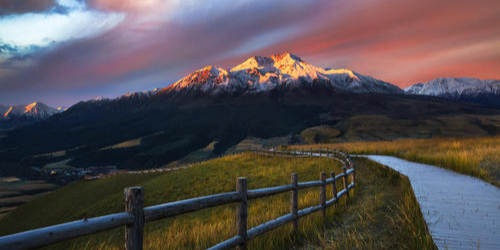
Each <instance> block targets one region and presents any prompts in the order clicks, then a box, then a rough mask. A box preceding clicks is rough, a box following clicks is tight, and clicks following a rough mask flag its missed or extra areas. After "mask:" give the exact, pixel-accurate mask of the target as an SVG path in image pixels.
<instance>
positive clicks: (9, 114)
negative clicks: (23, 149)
mask: <svg viewBox="0 0 500 250" xmlns="http://www.w3.org/2000/svg"><path fill="white" fill-rule="evenodd" d="M62 111H64V110H63V109H62V108H57V109H56V108H52V107H49V106H48V105H46V104H43V103H41V102H34V103H31V104H28V105H24V104H20V105H14V106H4V105H1V104H0V114H1V116H0V129H8V128H13V127H17V126H22V125H27V124H30V123H33V122H35V121H40V120H43V119H46V118H48V117H50V116H52V115H54V114H57V113H60V112H62Z"/></svg>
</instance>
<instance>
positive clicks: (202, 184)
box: [0, 153, 427, 249]
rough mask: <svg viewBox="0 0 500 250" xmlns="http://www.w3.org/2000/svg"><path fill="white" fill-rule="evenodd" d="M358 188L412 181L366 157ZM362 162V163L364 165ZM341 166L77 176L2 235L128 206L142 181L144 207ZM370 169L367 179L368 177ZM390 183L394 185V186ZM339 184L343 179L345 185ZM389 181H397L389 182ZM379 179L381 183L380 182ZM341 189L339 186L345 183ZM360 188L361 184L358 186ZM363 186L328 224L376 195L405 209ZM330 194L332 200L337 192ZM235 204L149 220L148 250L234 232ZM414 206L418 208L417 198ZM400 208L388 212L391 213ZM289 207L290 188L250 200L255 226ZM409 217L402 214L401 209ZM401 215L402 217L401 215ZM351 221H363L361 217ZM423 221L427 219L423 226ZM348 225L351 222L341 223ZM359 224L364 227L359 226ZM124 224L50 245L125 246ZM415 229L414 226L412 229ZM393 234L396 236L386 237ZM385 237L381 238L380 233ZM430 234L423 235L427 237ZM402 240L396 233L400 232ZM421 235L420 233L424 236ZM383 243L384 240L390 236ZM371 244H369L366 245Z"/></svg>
mask: <svg viewBox="0 0 500 250" xmlns="http://www.w3.org/2000/svg"><path fill="white" fill-rule="evenodd" d="M359 166H360V170H359V175H358V176H360V177H359V178H360V179H361V178H363V179H365V180H366V181H365V180H363V181H361V180H360V186H362V185H365V183H369V182H367V181H368V180H371V182H372V183H385V184H387V185H385V184H384V187H386V188H387V189H391V188H395V189H399V188H400V187H402V186H404V185H407V183H406V184H403V182H402V181H401V180H404V179H402V178H400V177H399V175H397V174H394V173H393V172H390V171H388V170H385V169H383V168H381V167H380V166H379V165H373V164H369V163H368V162H367V161H360V163H359ZM362 166H364V167H362ZM331 170H334V171H336V172H337V173H338V172H340V165H339V164H338V163H337V162H335V161H333V160H330V159H324V158H302V159H294V158H280V157H271V156H257V155H254V154H250V153H245V154H240V155H235V156H228V157H224V158H220V159H214V160H210V161H208V162H203V163H200V164H196V165H194V166H193V167H191V168H188V169H184V170H181V171H175V172H168V173H164V174H149V175H118V176H115V177H112V178H109V179H102V180H97V181H93V182H78V183H74V184H72V185H69V186H67V187H65V188H62V189H60V190H57V191H55V192H53V193H51V194H49V195H47V196H45V197H42V198H40V199H37V200H35V201H33V202H31V203H28V204H26V205H24V206H22V207H20V208H19V209H18V210H16V211H14V212H12V213H10V214H9V215H8V216H7V217H5V218H4V219H3V220H1V221H0V235H4V234H8V233H14V232H18V231H22V230H27V229H31V228H37V227H41V226H47V225H51V224H55V223H61V222H65V221H71V220H75V219H80V218H82V217H94V216H99V215H103V214H109V213H113V212H121V211H123V206H124V205H123V197H122V196H123V194H122V190H123V188H124V187H126V186H133V185H140V186H144V188H145V206H150V205H155V204H160V203H165V202H170V201H175V200H180V199H187V198H191V197H196V196H203V195H209V194H214V193H220V192H227V191H233V190H234V189H235V180H236V178H237V177H239V176H246V177H247V179H248V185H249V188H250V189H254V188H260V187H268V186H276V185H283V184H288V183H289V175H290V173H292V172H296V173H298V176H299V181H308V180H316V179H318V178H319V173H320V172H322V171H324V172H330V171H331ZM365 175H366V177H364V176H365ZM391 183H395V184H394V185H392V184H391ZM339 184H340V183H339ZM389 184H391V185H389ZM377 185H378V184H377ZM338 188H339V190H340V188H341V186H340V185H339V187H338ZM360 189H361V187H358V188H356V191H355V192H358V190H360ZM370 190H371V191H367V192H365V191H363V192H359V197H358V195H357V194H356V196H355V201H354V202H353V203H352V204H349V205H347V207H346V202H345V199H342V201H341V202H340V203H339V204H338V205H337V207H336V208H334V207H331V208H329V209H328V213H327V220H326V221H328V224H327V225H329V226H335V225H334V224H331V223H330V221H335V220H336V219H337V218H340V216H357V213H358V212H354V211H351V210H350V207H351V206H353V205H354V204H357V203H362V202H364V200H365V199H369V197H371V196H375V197H376V199H375V200H377V201H380V202H382V203H383V204H386V206H387V207H391V208H392V209H394V211H396V214H397V213H399V211H400V210H399V209H398V207H397V205H396V203H386V201H385V200H380V199H379V198H378V196H380V195H381V194H382V192H384V189H382V188H379V189H376V188H375V189H370ZM331 197H332V194H331V192H328V195H327V198H331ZM318 201H319V190H318V189H317V188H313V189H308V190H303V191H302V190H301V191H300V193H299V209H300V208H304V207H308V206H311V205H316V204H318ZM235 207H236V205H235V204H230V205H226V206H220V207H215V208H210V209H205V210H202V211H199V212H195V213H191V214H186V215H182V216H177V217H174V218H168V219H164V220H160V221H157V222H152V223H148V224H146V228H145V239H144V247H145V249H203V248H207V247H210V246H212V245H214V244H216V243H218V242H221V241H223V240H225V239H228V238H230V237H232V236H234V235H235V232H236V229H235ZM412 209H416V211H417V212H418V215H419V216H420V217H418V216H416V218H420V220H422V216H421V214H419V210H418V206H415V201H414V200H413V203H412ZM394 211H389V210H387V211H385V212H384V213H386V214H387V215H388V214H389V213H390V214H394ZM288 212H289V194H288V193H285V194H282V195H277V196H273V197H269V198H265V199H260V200H251V201H249V227H254V226H256V225H258V224H261V223H263V222H265V221H268V220H270V219H273V218H276V217H278V216H280V215H283V214H286V213H288ZM400 214H401V215H403V214H402V213H400ZM401 217H403V216H401ZM323 222H324V221H323V218H322V217H321V215H320V213H315V214H313V215H310V216H307V217H305V218H303V219H301V220H300V222H299V228H300V232H299V235H298V237H297V238H294V237H292V231H291V226H290V225H286V226H284V227H281V228H279V229H276V230H273V231H271V232H268V233H266V234H264V235H262V236H259V237H257V238H256V239H255V240H252V241H251V242H249V248H250V249H284V248H291V247H293V245H296V244H304V243H307V242H309V240H310V239H314V238H315V237H316V232H322V231H323V226H324V223H323ZM352 223H355V224H358V222H356V221H352ZM424 225H425V224H424ZM343 226H348V225H347V224H346V225H343ZM360 226H361V227H364V226H363V225H362V224H360ZM380 226H381V231H380V232H379V233H380V234H382V235H387V237H386V239H387V240H392V239H393V238H392V237H393V236H392V235H397V237H406V235H404V234H403V233H404V232H407V231H408V233H411V232H413V231H415V230H417V234H418V235H425V234H426V233H427V232H426V231H425V227H419V228H417V229H414V228H412V227H409V226H407V225H406V224H404V225H402V228H399V229H400V230H399V231H401V232H398V231H397V230H389V231H385V230H383V228H384V227H385V225H380ZM123 231H124V229H123V228H118V229H115V230H111V231H108V232H104V233H100V234H96V235H93V236H89V237H82V238H80V239H76V240H72V241H69V242H65V243H60V244H57V245H55V246H51V247H50V249H121V248H122V244H123V238H124V235H123ZM410 231H411V232H410ZM388 233H390V234H391V235H388ZM379 238H380V237H379ZM424 238H425V237H424ZM394 239H396V238H394ZM419 239H420V238H419ZM384 241H385V240H384ZM395 242H396V243H395V244H396V247H399V248H405V247H404V246H408V247H410V248H411V246H417V245H415V244H414V243H412V242H413V240H412V239H410V238H408V239H406V238H401V239H397V240H396V241H395ZM365 246H367V247H366V248H369V247H368V246H369V245H366V244H365Z"/></svg>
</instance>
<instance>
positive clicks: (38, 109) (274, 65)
mask: <svg viewBox="0 0 500 250" xmlns="http://www.w3.org/2000/svg"><path fill="white" fill-rule="evenodd" d="M301 91H307V92H318V91H328V92H329V93H339V94H341V93H344V94H346V93H356V94H370V93H377V94H391V95H392V94H394V95H403V94H407V95H426V96H433V97H439V98H445V99H451V100H454V101H464V102H471V103H478V104H483V105H489V106H495V107H500V80H480V79H476V78H438V79H435V80H432V81H429V82H427V83H417V84H414V85H412V86H410V87H407V88H405V89H400V88H399V87H397V86H395V85H392V84H390V83H387V82H385V81H382V80H379V79H375V78H372V77H369V76H365V75H362V74H359V73H357V72H354V71H352V70H349V69H331V68H320V67H317V66H314V65H311V64H309V63H307V62H304V61H303V60H302V59H301V58H300V57H298V56H296V55H293V54H290V53H283V54H278V55H271V56H269V57H265V56H254V57H251V58H249V59H247V60H246V61H244V62H243V63H241V64H239V65H237V66H235V67H233V68H232V69H229V70H225V69H222V68H220V67H216V66H207V67H205V68H202V69H200V70H197V71H195V72H193V73H191V74H189V75H187V76H186V77H184V78H182V79H180V80H179V81H177V82H175V83H174V84H172V85H170V86H168V87H165V88H163V89H155V90H153V91H143V92H135V93H127V94H125V95H122V96H120V97H118V98H116V99H107V98H94V99H92V100H88V101H82V102H80V103H78V104H76V105H74V107H75V108H76V109H81V108H82V106H86V105H105V104H106V103H115V105H116V103H123V102H128V100H130V101H131V102H133V103H142V102H145V101H146V102H147V100H149V99H154V98H156V97H158V96H163V97H165V96H168V98H169V99H179V98H180V99H182V98H185V97H198V98H199V97H201V98H207V97H218V96H222V97H223V96H227V95H230V96H242V95H243V96H244V95H255V94H269V93H270V94H272V95H275V96H276V95H282V94H284V93H287V92H301ZM75 108H74V109H75ZM116 108H118V107H116ZM64 110H65V109H61V108H57V109H55V108H52V107H49V106H47V105H45V104H43V103H39V102H35V103H32V104H29V105H15V106H3V105H0V114H1V116H0V129H6V128H13V127H17V126H22V125H26V124H30V123H32V122H35V121H40V120H43V119H46V118H48V117H50V116H52V115H54V114H57V113H60V112H62V111H64Z"/></svg>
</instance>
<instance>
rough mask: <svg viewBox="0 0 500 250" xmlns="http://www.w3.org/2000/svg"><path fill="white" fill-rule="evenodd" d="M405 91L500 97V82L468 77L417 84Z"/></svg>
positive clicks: (435, 94)
mask: <svg viewBox="0 0 500 250" xmlns="http://www.w3.org/2000/svg"><path fill="white" fill-rule="evenodd" d="M404 90H405V92H406V93H408V94H415V95H432V96H460V95H476V94H494V95H500V80H480V79H477V78H468V77H462V78H451V77H448V78H437V79H434V80H432V81H429V82H427V83H417V84H415V85H412V86H410V87H407V88H405V89H404Z"/></svg>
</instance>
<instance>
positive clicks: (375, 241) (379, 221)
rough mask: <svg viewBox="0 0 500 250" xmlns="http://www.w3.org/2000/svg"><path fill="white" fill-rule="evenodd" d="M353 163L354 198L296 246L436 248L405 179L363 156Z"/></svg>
mask: <svg viewBox="0 0 500 250" xmlns="http://www.w3.org/2000/svg"><path fill="white" fill-rule="evenodd" d="M354 163H355V165H356V166H357V172H358V176H360V177H359V178H358V180H359V181H358V182H359V188H357V189H356V195H355V198H354V200H353V201H352V202H351V203H350V204H349V206H348V207H347V208H345V209H346V211H342V212H339V213H338V214H337V215H336V216H335V217H334V218H333V219H332V220H331V224H330V226H328V228H327V229H326V230H321V231H316V234H315V235H314V236H313V237H311V238H309V239H308V241H307V243H306V244H304V245H302V246H299V247H296V249H297V250H298V249H301V250H306V249H307V250H312V249H436V247H435V245H434V243H433V241H432V237H431V236H430V234H429V232H428V230H427V226H426V223H425V221H424V219H423V216H422V214H421V212H420V208H419V205H418V203H417V201H416V198H415V196H414V194H413V190H412V188H411V185H410V183H409V180H408V178H406V177H405V176H401V175H399V174H398V173H397V172H395V171H393V170H391V169H389V168H385V167H383V166H381V165H379V164H377V163H375V162H372V161H369V160H367V159H358V158H356V159H355V161H354Z"/></svg>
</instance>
